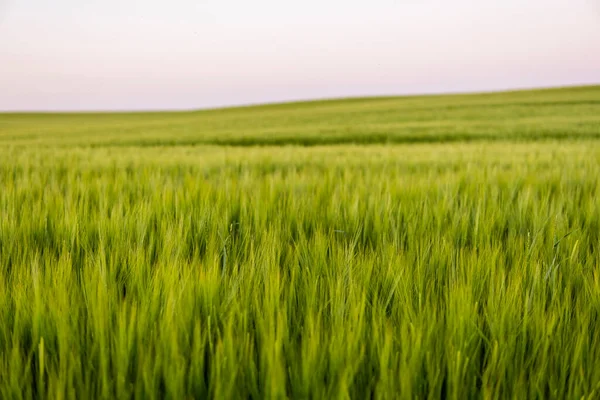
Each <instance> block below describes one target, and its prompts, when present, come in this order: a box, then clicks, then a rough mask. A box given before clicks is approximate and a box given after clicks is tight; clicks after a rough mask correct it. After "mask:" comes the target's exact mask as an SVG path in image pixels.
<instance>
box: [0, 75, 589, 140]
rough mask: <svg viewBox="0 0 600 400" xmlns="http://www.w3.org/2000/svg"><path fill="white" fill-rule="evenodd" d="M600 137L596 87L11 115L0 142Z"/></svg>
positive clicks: (0, 128)
mask: <svg viewBox="0 0 600 400" xmlns="http://www.w3.org/2000/svg"><path fill="white" fill-rule="evenodd" d="M578 138H588V139H589V138H593V139H600V86H591V87H580V88H571V89H551V90H538V91H525V92H509V93H501V94H480V95H460V96H423V97H397V98H394V97H390V98H373V99H350V100H336V101H320V102H307V103H291V104H282V105H269V106H261V107H246V108H234V109H223V110H213V111H195V112H182V113H147V114H144V113H138V114H74V115H68V114H66V115H58V114H46V115H44V114H38V115H32V114H12V115H2V116H1V120H0V144H31V145H33V144H36V145H63V146H64V145H80V146H117V145H120V146H161V145H165V146H170V145H200V144H218V145H235V146H252V145H325V144H347V143H354V144H384V143H415V142H451V141H453V142H457V141H481V140H547V139H578Z"/></svg>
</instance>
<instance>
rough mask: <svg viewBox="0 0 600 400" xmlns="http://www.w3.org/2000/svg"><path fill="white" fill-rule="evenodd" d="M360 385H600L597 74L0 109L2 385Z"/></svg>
mask: <svg viewBox="0 0 600 400" xmlns="http://www.w3.org/2000/svg"><path fill="white" fill-rule="evenodd" d="M349 397H351V398H357V399H367V398H378V399H394V398H406V399H421V398H431V399H443V398H449V399H467V398H475V399H477V398H484V399H496V398H498V399H504V398H514V399H525V398H539V399H542V398H543V399H546V398H549V399H551V398H556V399H582V398H585V399H597V398H599V397H600V86H597V87H582V88H571V89H560V90H542V91H525V92H512V93H502V94H481V95H461V96H426V97H405V98H374V99H349V100H338V101H321V102H312V103H311V102H307V103H295V104H283V105H272V106H259V107H246V108H235V109H225V110H210V111H199V112H182V113H145V114H144V113H142V114H0V398H2V399H13V398H15V399H18V398H40V399H61V398H73V399H87V398H106V399H112V398H116V399H129V398H141V399H146V398H150V399H152V398H156V399H159V398H169V399H186V398H199V399H203V398H219V399H221V398H225V399H226V398H232V399H238V398H252V399H262V398H275V399H279V398H294V399H307V398H319V399H321V398H322V399H334V398H349Z"/></svg>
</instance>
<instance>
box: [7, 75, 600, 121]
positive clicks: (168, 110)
mask: <svg viewBox="0 0 600 400" xmlns="http://www.w3.org/2000/svg"><path fill="white" fill-rule="evenodd" d="M593 87H600V82H594V83H575V84H564V85H563V84H559V85H548V86H545V85H544V86H519V87H512V88H506V89H489V90H457V91H446V92H444V91H439V92H437V91H436V92H434V91H432V92H412V93H405V94H389V95H377V94H373V95H356V96H339V97H335V96H334V97H313V98H298V99H290V100H281V101H277V100H275V101H271V102H269V101H267V102H260V101H257V102H248V103H239V104H231V105H221V106H208V107H199V108H192V107H190V108H183V107H177V108H148V109H135V108H133V109H92V108H90V109H87V110H84V109H82V110H75V109H74V110H67V109H65V110H33V109H32V110H0V115H35V114H38V115H52V114H54V115H86V114H95V115H102V114H161V113H164V114H185V113H196V112H210V111H227V110H238V109H240V110H241V109H247V108H264V107H277V106H289V105H294V104H297V105H302V104H310V103H328V102H343V101H352V100H357V101H360V100H376V99H382V100H383V99H403V98H407V99H409V98H423V97H452V96H478V95H493V94H510V93H519V92H535V91H552V90H567V89H585V88H593Z"/></svg>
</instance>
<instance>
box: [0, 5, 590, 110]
mask: <svg viewBox="0 0 600 400" xmlns="http://www.w3.org/2000/svg"><path fill="white" fill-rule="evenodd" d="M591 83H600V0H520V1H519V0H368V1H367V0H362V1H357V0H302V1H294V2H291V1H290V2H286V1H276V0H243V1H242V0H196V1H192V0H170V1H166V0H165V1H158V0H0V110H4V111H10V110H48V111H49V110H140V109H195V108H205V107H215V106H225V105H238V104H252V103H265V102H274V101H288V100H300V99H313V98H332V97H348V96H369V95H396V94H397V95H402V94H417V93H447V92H470V91H487V90H498V89H513V88H529V87H548V86H563V85H572V84H591Z"/></svg>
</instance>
